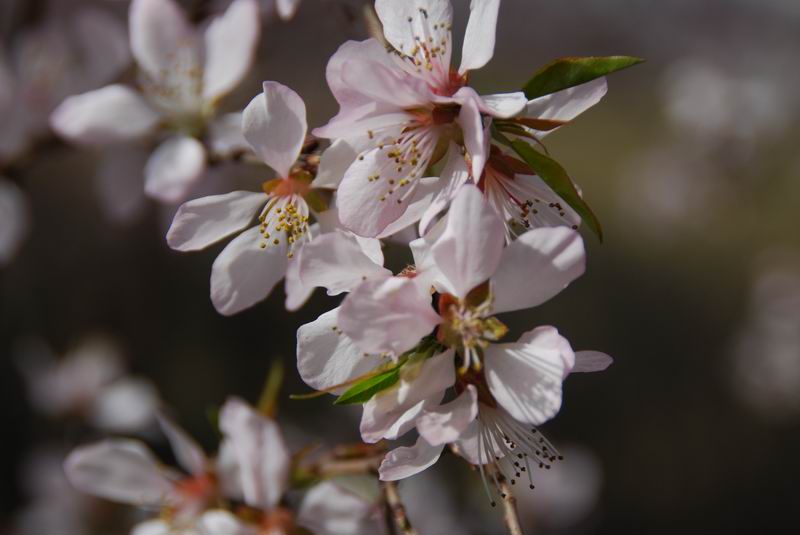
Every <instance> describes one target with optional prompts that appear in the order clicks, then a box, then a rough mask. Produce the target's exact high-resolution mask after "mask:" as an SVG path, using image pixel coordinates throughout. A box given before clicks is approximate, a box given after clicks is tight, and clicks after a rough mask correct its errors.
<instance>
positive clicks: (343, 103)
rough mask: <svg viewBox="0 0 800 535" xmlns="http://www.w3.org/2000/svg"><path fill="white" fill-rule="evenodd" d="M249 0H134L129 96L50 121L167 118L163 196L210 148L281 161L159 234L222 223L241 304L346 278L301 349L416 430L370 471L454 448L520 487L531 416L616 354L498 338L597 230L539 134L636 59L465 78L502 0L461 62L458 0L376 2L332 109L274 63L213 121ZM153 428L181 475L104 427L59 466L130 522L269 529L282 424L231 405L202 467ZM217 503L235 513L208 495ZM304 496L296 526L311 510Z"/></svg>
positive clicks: (540, 453)
mask: <svg viewBox="0 0 800 535" xmlns="http://www.w3.org/2000/svg"><path fill="white" fill-rule="evenodd" d="M277 5H278V7H279V8H280V6H281V5H282V3H281V2H278V3H277ZM287 5H288V4H287ZM256 9H257V6H256V4H255V2H254V1H253V0H234V1H233V2H232V3H231V5H230V7H229V8H228V10H227V11H226V12H225V13H224V14H223V15H221V16H219V17H217V18H214V19H213V20H212V21H211V22H210V23H209V24H208V25H206V26H205V27H204V28H203V29H202V30H195V29H194V28H193V27H191V26H190V25H189V24H188V22H186V19H185V17H184V15H183V14H182V13H181V12H180V10H179V9H178V8H177V7H176V6H175V5H174V4H173V3H172V1H171V0H134V1H133V2H132V3H131V8H130V24H131V27H130V33H131V48H132V52H133V55H134V57H135V58H136V61H137V63H138V65H139V68H140V71H141V79H140V86H141V90H142V93H137V92H135V91H134V90H132V89H130V88H128V87H125V86H121V85H112V86H109V87H106V88H104V89H100V90H98V91H94V92H91V93H88V94H85V95H80V96H76V97H72V98H71V99H68V100H67V101H66V102H64V103H63V104H62V106H61V107H60V108H59V109H58V110H57V111H56V113H55V114H54V115H53V119H52V122H53V125H54V127H55V129H56V130H57V131H59V132H60V133H62V135H64V136H66V137H68V138H70V139H74V140H77V141H85V142H90V143H94V142H106V141H121V140H127V139H131V138H134V137H140V136H143V135H151V134H153V133H154V132H161V133H163V132H168V134H167V136H166V138H165V139H164V141H163V142H162V143H161V145H160V146H159V147H158V148H157V149H156V150H155V152H154V153H153V156H152V157H151V159H150V162H149V163H148V164H147V168H146V173H145V174H146V184H147V186H146V188H147V190H148V191H149V192H150V193H152V194H154V195H156V196H159V197H161V198H163V199H165V200H173V201H174V200H178V199H181V198H183V197H185V195H186V194H187V192H188V188H189V186H190V185H191V184H193V183H194V182H195V181H196V180H197V178H198V177H199V176H200V175H201V174H202V172H203V170H204V169H205V164H206V159H207V157H208V156H207V155H208V154H215V151H217V148H218V147H220V146H222V147H227V148H228V149H230V148H231V147H235V148H236V150H241V151H246V152H248V153H250V154H252V156H253V157H254V159H256V160H258V161H259V162H261V163H263V164H265V165H266V166H267V167H269V168H270V169H271V170H272V171H273V172H274V174H273V175H268V176H265V179H264V181H263V185H262V188H261V191H258V192H250V191H232V192H229V193H225V194H222V195H214V196H207V197H201V198H197V199H194V200H190V201H188V202H185V203H184V204H183V205H181V206H180V208H179V209H178V211H177V213H176V214H175V216H174V219H173V221H172V225H171V227H170V229H169V231H168V233H167V242H168V244H169V246H170V247H172V248H173V249H176V250H179V251H195V250H200V249H204V248H206V247H208V246H211V245H213V244H215V243H217V242H220V241H222V240H225V239H227V238H231V237H232V239H231V240H230V242H229V243H228V244H227V245H226V246H225V247H224V249H222V251H221V253H220V254H219V255H218V257H217V258H216V260H215V261H214V264H213V266H212V269H211V300H212V302H213V304H214V306H215V308H216V309H217V310H218V311H219V312H220V313H222V314H226V315H230V314H235V313H238V312H240V311H242V310H244V309H246V308H249V307H251V306H253V305H255V304H256V303H258V302H259V301H261V300H263V299H264V298H266V297H267V296H268V295H269V294H270V293H271V292H272V290H273V288H274V287H275V286H276V284H277V283H278V282H279V281H280V280H282V279H285V293H286V308H287V309H289V310H297V309H298V308H300V307H301V306H302V305H303V304H304V302H305V301H306V300H307V299H308V297H309V296H310V295H311V293H312V292H313V290H314V289H315V288H317V287H322V288H325V289H326V290H327V292H328V294H329V295H342V294H346V295H345V296H344V299H343V301H342V302H341V305H340V306H339V307H337V308H335V309H334V310H331V311H329V312H327V313H325V314H323V315H322V316H320V317H319V318H318V319H317V320H316V321H314V322H311V323H309V324H307V325H304V326H302V327H301V328H300V329H299V331H298V333H297V364H298V369H299V372H300V375H301V377H302V378H303V380H304V381H305V382H306V383H307V384H308V385H309V386H311V387H312V388H314V389H315V390H318V391H319V392H320V393H331V394H335V395H338V396H339V397H338V398H337V401H336V403H337V404H352V403H360V404H363V415H362V419H361V426H360V431H361V436H362V439H363V440H364V442H366V443H379V442H381V443H382V441H393V440H397V439H401V437H404V436H405V435H407V434H408V433H410V432H412V431H415V432H416V434H417V435H418V438H417V439H416V442H415V443H414V444H413V445H411V446H407V445H406V446H399V447H396V448H395V449H392V450H391V451H389V452H388V453H387V454H386V456H385V457H384V458H383V460H382V462H381V463H380V467H379V471H378V472H379V477H380V479H381V480H383V481H394V480H398V479H402V478H405V477H408V476H411V475H413V474H416V473H418V472H420V471H422V470H424V469H425V468H427V467H429V466H431V465H432V464H434V463H435V462H436V461H437V460H438V458H439V457H440V455H441V454H442V452H443V451H444V449H445V447H446V446H448V447H449V448H450V450H452V451H453V452H454V453H455V454H457V455H459V456H460V457H462V458H464V459H465V460H466V461H467V462H469V463H470V464H472V465H475V466H477V467H478V468H479V471H480V474H481V477H482V479H483V483H484V486H485V488H486V491H487V493H488V494H489V495H490V496H491V497H492V501H493V503H494V500H495V498H494V497H495V496H496V495H498V494H499V495H500V496H501V497H503V498H505V497H506V495H507V494H508V493H509V489H510V488H511V487H510V486H509V485H512V486H513V485H515V484H516V483H517V481H519V480H520V479H521V478H524V479H525V480H526V481H527V483H528V485H529V486H530V487H531V488H533V486H534V480H535V475H534V474H533V472H534V469H539V468H541V469H549V468H550V467H551V465H552V463H554V462H556V461H557V460H560V459H561V456H560V455H559V453H558V451H557V449H556V447H555V446H554V445H553V444H552V443H551V442H549V441H548V440H547V439H546V438H544V437H543V436H542V434H541V432H540V431H539V430H538V428H537V426H539V425H541V424H543V423H545V422H546V421H548V420H549V419H551V418H553V417H554V416H555V415H556V414H557V412H558V411H559V409H560V406H561V399H562V385H563V382H564V380H565V379H566V378H567V376H568V375H569V374H570V373H573V372H587V371H599V370H603V369H605V368H606V367H607V366H608V365H609V364H610V363H611V359H610V357H608V356H607V355H605V354H602V353H598V352H591V351H578V352H576V351H574V350H573V349H572V346H571V345H570V343H569V342H568V341H567V340H566V339H565V338H564V337H563V336H562V335H561V334H560V333H559V332H558V331H557V330H556V329H555V328H554V327H550V326H539V327H535V328H533V329H531V330H529V331H527V332H525V333H524V334H522V335H521V336H520V337H519V338H517V340H516V341H514V340H513V339H512V340H509V339H507V338H506V335H507V334H508V330H509V329H508V328H507V327H506V326H505V325H504V324H503V322H502V321H501V320H500V319H498V318H497V315H498V314H503V313H507V312H512V311H518V310H524V309H528V308H531V307H535V306H538V305H540V304H542V303H544V302H545V301H547V300H549V299H551V298H552V297H554V296H555V295H556V294H558V293H559V292H560V291H561V290H563V289H564V288H565V287H566V286H567V285H569V284H570V283H571V282H572V281H573V280H575V279H576V278H578V277H579V276H581V275H582V274H583V272H584V269H585V251H584V245H583V240H582V238H581V236H580V234H579V233H578V230H577V229H578V227H579V225H580V223H581V222H582V221H583V222H585V223H586V224H587V226H588V227H589V228H590V229H592V230H593V231H595V232H596V233H597V234H598V235H601V233H600V227H599V224H598V223H597V220H596V218H595V217H594V215H593V214H592V212H591V210H590V209H589V207H588V205H587V204H586V203H585V201H584V200H583V199H582V197H581V194H580V193H579V190H578V188H577V187H576V186H575V185H574V183H573V182H572V181H571V179H570V177H569V176H568V175H567V174H566V172H565V171H564V170H563V168H562V167H561V166H560V165H559V164H558V163H557V162H555V160H553V159H552V158H550V157H549V156H548V155H547V153H546V150H545V151H542V150H541V149H542V148H543V145H542V139H543V138H544V137H545V136H546V135H547V134H548V133H549V132H552V131H553V130H555V129H557V128H559V127H561V126H562V125H564V124H566V123H567V122H569V121H571V120H572V119H574V118H575V117H577V116H578V115H579V114H581V113H582V112H583V111H585V110H586V109H588V108H589V107H591V106H593V105H594V104H596V103H597V102H599V101H600V99H601V98H602V97H603V95H604V94H605V92H606V82H605V78H604V77H603V76H604V75H605V74H607V73H610V72H613V71H615V70H619V69H621V68H624V67H627V66H629V65H632V64H634V63H636V62H637V61H638V60H636V59H635V58H626V57H609V58H565V59H563V60H558V61H556V62H554V63H552V64H550V65H548V66H546V67H545V68H543V69H542V70H540V71H539V72H538V73H537V74H536V75H535V76H534V77H533V78H532V79H531V80H530V81H529V82H528V83H527V84H526V85H525V87H524V89H523V90H522V91H517V92H511V93H499V94H491V95H480V94H479V93H478V92H477V91H475V89H473V88H472V87H470V85H469V74H470V72H471V71H473V70H476V69H479V68H481V67H483V66H484V65H486V64H487V63H488V61H489V60H490V59H491V58H492V56H493V54H494V47H495V27H496V24H497V19H498V13H499V9H500V0H472V2H471V5H470V17H469V22H468V24H467V27H466V33H465V36H464V45H463V48H462V52H461V64H460V66H459V67H458V69H455V68H453V67H451V56H452V55H453V37H452V28H453V8H452V6H451V4H450V1H449V0H376V2H375V13H376V14H377V18H378V19H379V21H380V23H381V27H382V35H380V36H376V37H374V38H371V39H367V40H365V41H360V42H359V41H349V42H347V43H345V44H343V45H342V46H341V47H340V48H339V50H338V51H337V52H336V53H335V54H334V55H333V56H332V57H331V59H330V61H329V63H328V67H327V72H326V77H327V82H328V86H329V87H330V90H331V92H332V93H333V95H334V97H335V98H336V100H337V101H338V103H339V106H340V110H339V112H338V114H337V115H336V116H335V117H334V118H332V119H331V120H330V121H329V122H328V123H327V124H326V125H324V126H321V127H319V128H316V129H313V130H312V134H311V135H310V134H309V132H308V125H307V120H306V106H305V104H304V102H303V100H302V98H301V97H300V96H299V95H298V94H297V93H295V92H294V91H293V90H292V89H290V88H288V87H286V86H284V85H282V84H280V83H278V82H273V81H270V82H264V84H263V91H262V93H260V94H259V95H257V96H256V97H255V98H253V99H252V100H251V102H250V103H249V105H247V107H246V108H245V109H244V111H243V112H242V113H241V114H234V115H231V116H224V117H221V118H218V117H215V110H216V102H217V100H218V99H219V98H220V97H221V96H222V95H224V94H225V93H227V92H229V91H230V90H231V89H232V88H233V87H234V86H235V85H236V84H237V83H238V81H239V80H240V79H241V78H242V77H243V76H244V73H245V71H246V69H247V66H248V64H249V61H250V58H251V57H252V53H253V50H254V43H255V41H256V38H257V34H258V27H257V25H256V22H255V21H257V17H256V16H255V14H254V13H255V10H256ZM231 58H234V59H235V60H234V61H232V60H231ZM220 120H221V121H223V122H224V125H223V126H220V123H219V121H220ZM237 124H240V125H241V128H240V129H238V128H235V127H233V128H232V126H235V125H237ZM218 133H222V134H224V135H221V136H217V134H218ZM323 140H328V142H325V141H323ZM215 147H217V148H215ZM208 151H210V152H208ZM217 152H218V153H222V152H224V151H217ZM265 174H266V173H265ZM387 239H391V240H392V241H394V242H400V243H405V244H407V245H408V247H409V248H410V251H411V254H412V255H413V264H410V265H408V266H407V267H405V268H404V269H402V270H400V271H399V272H398V273H394V272H393V271H391V270H390V269H388V268H386V267H384V256H383V251H382V246H383V240H387ZM162 425H163V427H164V431H165V433H166V434H167V436H168V437H169V438H170V440H171V442H172V443H173V446H174V449H175V454H176V457H177V459H178V460H179V461H180V462H181V464H182V465H183V466H184V467H185V468H186V469H187V471H188V472H189V473H190V474H191V475H190V476H177V475H175V474H173V473H172V472H171V471H170V472H165V471H164V470H163V469H161V468H159V467H157V465H156V463H155V461H154V460H153V458H152V456H150V454H149V453H147V452H146V451H145V450H143V449H142V447H141V446H140V445H139V444H137V443H129V442H118V441H115V442H105V443H102V444H99V445H95V446H89V447H86V448H83V449H80V450H78V451H77V452H76V453H74V454H73V455H72V456H71V457H70V459H69V460H68V462H67V468H68V471H69V473H70V474H71V478H72V480H73V481H74V482H75V484H76V485H78V486H79V487H80V488H83V489H85V490H87V491H90V492H93V493H95V494H99V495H102V496H106V497H109V498H112V499H116V500H120V501H126V502H129V503H138V504H140V505H141V504H150V505H157V506H158V507H159V508H161V509H162V510H163V511H166V512H167V514H166V516H165V517H164V518H162V519H161V520H154V521H150V522H148V523H146V524H143V525H142V527H140V528H138V531H137V533H141V534H144V533H148V534H149V533H162V532H167V530H169V529H173V530H174V529H178V528H180V529H184V530H188V531H184V532H188V533H251V532H252V533H256V532H259V533H273V532H275V533H277V532H282V531H280V530H279V529H278V528H275V526H278V527H280V526H281V525H282V524H281V523H282V522H283V521H284V519H285V516H284V510H283V509H282V508H281V506H279V503H281V501H280V500H281V496H282V494H283V491H284V489H285V488H286V477H287V476H286V475H287V473H288V468H287V467H288V466H289V458H288V455H287V453H286V449H285V447H284V446H283V445H282V443H281V441H280V438H279V436H278V434H277V430H276V428H275V426H274V423H272V422H271V421H269V420H268V419H265V418H264V417H263V415H259V414H258V413H257V412H255V411H254V410H252V409H251V408H248V407H247V406H246V405H245V404H243V403H242V402H240V401H231V402H229V403H228V404H226V406H225V407H224V408H223V410H222V413H221V419H220V428H221V430H222V432H223V434H224V437H225V438H224V442H223V444H222V447H221V448H220V453H219V456H218V458H217V459H216V461H210V460H209V459H208V458H207V457H206V456H205V454H203V453H202V452H201V451H200V450H199V448H198V447H197V446H196V445H195V444H194V443H193V442H191V441H190V440H189V439H188V438H187V437H186V436H185V434H184V433H183V432H182V431H180V430H178V429H176V428H175V427H174V426H173V425H172V424H170V423H169V422H168V421H166V420H163V421H162ZM267 450H269V451H267ZM231 466H232V467H233V468H232V469H231V470H229V467H231ZM323 485H325V484H323ZM324 488H325V489H327V490H326V492H328V491H329V492H333V491H332V490H330V489H329V487H327V486H326V487H324ZM313 492H314V491H312V493H313ZM319 492H320V493H321V492H322V491H319ZM317 498H318V501H320V500H323V498H322V497H320V496H317ZM229 502H233V503H242V504H243V506H244V507H245V508H246V511H249V512H248V513H247V514H234V513H232V512H231V511H235V509H232V508H230V507H223V509H225V510H224V511H220V510H218V509H216V508H215V506H217V505H219V504H226V503H229ZM303 510H304V508H303V507H301V508H300V515H299V516H298V517H297V519H296V520H297V523H299V524H301V525H306V524H304V522H307V520H304V516H303ZM252 511H255V513H253V514H254V515H255V516H254V517H251V515H250V512H252ZM252 518H255V519H256V521H255V524H254V525H257V526H261V527H260V528H257V527H253V526H252V525H250V524H252V522H250V524H247V521H248V519H250V520H252ZM317 520H318V521H319V518H317ZM242 522H245V523H246V524H247V526H246V529H245V528H244V527H242V528H236V529H238V530H239V531H237V530H236V529H233V528H229V527H225V528H223V527H222V526H234V525H239V524H241V523H242ZM186 526H188V527H186ZM214 526H216V527H214ZM258 529H261V530H262V531H258ZM192 530H194V531H192ZM226 530H227V531H226ZM270 530H273V531H270ZM319 532H320V533H327V532H330V531H329V530H328V531H326V530H325V529H324V528H320V531H319ZM337 533H343V531H337Z"/></svg>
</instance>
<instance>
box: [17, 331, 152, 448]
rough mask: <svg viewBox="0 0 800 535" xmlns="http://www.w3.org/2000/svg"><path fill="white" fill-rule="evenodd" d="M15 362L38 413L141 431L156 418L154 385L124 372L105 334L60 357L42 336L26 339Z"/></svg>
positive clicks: (124, 430)
mask: <svg viewBox="0 0 800 535" xmlns="http://www.w3.org/2000/svg"><path fill="white" fill-rule="evenodd" d="M17 364H18V365H19V368H20V370H21V371H22V373H23V376H24V377H25V379H26V381H27V384H28V392H29V396H30V400H31V403H32V404H33V405H34V407H35V408H36V409H37V410H38V411H40V412H41V413H42V414H45V415H47V416H50V417H53V418H60V417H65V416H76V415H77V416H80V417H81V418H83V419H84V420H85V421H86V422H87V423H89V424H91V425H94V426H96V427H97V428H99V429H103V430H106V431H111V432H124V433H130V432H139V431H144V430H146V429H147V428H149V427H150V426H151V425H152V424H153V423H154V421H155V414H156V411H157V409H158V406H159V403H160V402H159V399H158V393H157V392H156V389H155V387H154V386H153V384H152V383H151V382H150V381H148V380H146V379H143V378H140V377H136V376H129V375H125V368H124V365H123V359H122V356H121V354H120V352H119V349H118V348H117V347H116V346H115V345H114V344H113V343H112V342H110V341H109V340H107V339H103V338H93V339H89V340H86V341H85V342H84V343H83V344H82V345H80V346H79V347H77V348H76V349H74V350H73V351H71V352H69V353H68V354H66V355H65V356H64V357H62V358H57V357H56V356H55V355H53V354H52V353H51V351H50V349H49V348H48V347H47V346H46V345H45V344H44V343H43V342H41V341H29V342H27V343H25V344H23V345H22V346H21V347H20V348H19V350H18V354H17Z"/></svg>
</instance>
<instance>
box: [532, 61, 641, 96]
mask: <svg viewBox="0 0 800 535" xmlns="http://www.w3.org/2000/svg"><path fill="white" fill-rule="evenodd" d="M643 61H644V60H643V59H642V58H635V57H631V56H604V57H602V56H590V57H566V58H560V59H557V60H555V61H554V62H552V63H550V64H548V65H545V66H544V67H542V68H541V69H540V70H539V72H537V73H536V74H534V75H533V78H531V79H530V80H528V83H526V84H525V86H524V87H523V88H522V90H523V91H524V92H525V96H526V97H528V100H533V99H535V98H537V97H541V96H543V95H549V94H551V93H555V92H556V91H561V90H562V89H567V88H569V87H574V86H576V85H580V84H585V83H586V82H591V81H592V80H594V79H596V78H600V77H601V76H605V75H607V74H611V73H612V72H615V71H620V70H622V69H626V68H628V67H632V66H633V65H636V64H637V63H641V62H643Z"/></svg>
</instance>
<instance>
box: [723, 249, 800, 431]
mask: <svg viewBox="0 0 800 535" xmlns="http://www.w3.org/2000/svg"><path fill="white" fill-rule="evenodd" d="M732 359H733V361H732V362H733V371H734V375H733V379H734V381H733V384H734V387H735V392H736V393H737V395H738V397H739V398H740V399H741V400H742V401H743V402H745V403H746V404H747V405H748V406H750V407H751V408H752V409H753V410H755V411H757V412H758V413H759V414H762V415H763V416H765V417H767V418H769V419H771V420H775V421H781V420H789V419H794V418H797V417H798V416H800V253H798V252H797V251H791V250H788V251H787V250H783V251H771V252H769V253H766V254H764V255H762V257H761V258H760V266H759V268H758V270H757V271H756V273H755V277H754V280H753V283H752V288H751V292H750V309H749V313H748V318H747V320H746V323H745V325H744V326H743V328H742V330H741V332H740V333H739V334H738V336H737V339H736V340H735V343H734V345H733V350H732Z"/></svg>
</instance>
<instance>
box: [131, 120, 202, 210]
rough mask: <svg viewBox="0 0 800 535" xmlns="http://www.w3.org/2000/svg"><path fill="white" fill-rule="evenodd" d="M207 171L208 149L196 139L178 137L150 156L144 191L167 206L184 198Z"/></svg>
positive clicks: (145, 172)
mask: <svg viewBox="0 0 800 535" xmlns="http://www.w3.org/2000/svg"><path fill="white" fill-rule="evenodd" d="M205 170H206V150H205V147H203V144H202V143H200V142H199V141H198V140H196V139H195V138H193V137H188V136H183V135H175V136H173V137H171V138H168V139H167V140H166V141H164V142H163V143H162V144H161V145H159V147H158V148H157V149H156V150H155V152H154V153H153V154H152V156H150V159H149V160H148V162H147V165H146V166H145V169H144V174H145V182H144V191H145V193H147V195H149V196H150V197H153V198H154V199H158V200H160V201H162V202H166V203H177V202H180V201H181V200H183V199H185V198H186V196H187V195H188V194H189V190H191V189H192V187H193V186H194V185H195V184H196V183H197V182H198V181H199V180H200V179H201V178H202V177H203V175H204V174H205Z"/></svg>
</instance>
